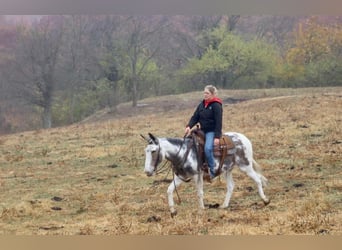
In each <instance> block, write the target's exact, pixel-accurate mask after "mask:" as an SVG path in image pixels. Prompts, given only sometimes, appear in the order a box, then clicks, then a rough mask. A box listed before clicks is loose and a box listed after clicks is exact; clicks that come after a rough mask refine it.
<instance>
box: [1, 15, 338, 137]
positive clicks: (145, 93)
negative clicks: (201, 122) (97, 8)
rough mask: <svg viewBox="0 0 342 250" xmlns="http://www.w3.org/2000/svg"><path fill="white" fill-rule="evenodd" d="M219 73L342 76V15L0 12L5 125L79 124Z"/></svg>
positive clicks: (238, 84)
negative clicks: (29, 15) (12, 18)
mask: <svg viewBox="0 0 342 250" xmlns="http://www.w3.org/2000/svg"><path fill="white" fill-rule="evenodd" d="M25 20H27V19H25ZM209 83H211V84H215V85H216V86H218V87H219V88H225V89H232V88H234V89H238V88H272V87H309V86H341V85H342V17H327V16H309V17H307V16H302V17H299V16H288V17H287V16H248V17H247V16H240V15H230V16H223V15H220V16H206V17H204V16H162V15H156V16H120V15H99V16H97V15H66V16H43V17H41V18H40V19H37V18H35V19H33V21H32V22H27V21H26V22H25V23H24V22H21V23H16V24H13V23H10V22H9V21H7V20H6V18H4V17H3V16H2V17H0V104H1V107H0V131H2V132H15V131H20V130H24V129H37V128H40V127H42V128H49V127H53V126H60V125H67V124H72V123H75V122H78V121H80V120H82V119H84V118H85V117H87V116H89V115H91V114H93V113H94V112H95V111H97V110H99V109H103V108H110V109H111V110H112V112H115V108H116V106H117V105H118V104H119V103H122V102H132V105H133V106H136V105H137V103H138V101H139V100H140V99H142V98H146V97H149V96H160V95H166V94H177V93H184V92H188V91H194V90H200V89H202V88H203V86H204V85H206V84H209Z"/></svg>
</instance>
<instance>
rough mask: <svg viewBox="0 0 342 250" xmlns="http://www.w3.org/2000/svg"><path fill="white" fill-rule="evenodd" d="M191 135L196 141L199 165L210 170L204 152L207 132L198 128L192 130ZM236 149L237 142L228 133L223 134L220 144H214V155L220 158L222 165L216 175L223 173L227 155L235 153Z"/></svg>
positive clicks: (205, 169) (206, 170)
mask: <svg viewBox="0 0 342 250" xmlns="http://www.w3.org/2000/svg"><path fill="white" fill-rule="evenodd" d="M191 137H193V139H194V140H195V143H196V148H197V152H198V162H199V165H200V166H202V170H204V171H205V172H208V165H207V163H206V157H205V154H204V144H205V134H204V132H203V131H202V130H201V129H199V128H197V129H194V130H192V131H191ZM235 151H236V149H235V144H234V142H233V141H232V139H231V138H230V137H229V136H227V135H222V136H221V138H220V143H219V145H215V146H214V157H219V158H220V165H219V168H218V171H217V173H216V176H217V175H219V174H220V173H221V171H222V165H223V162H224V159H225V158H226V156H227V155H232V154H234V153H235Z"/></svg>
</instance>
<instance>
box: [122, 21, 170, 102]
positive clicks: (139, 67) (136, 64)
mask: <svg viewBox="0 0 342 250" xmlns="http://www.w3.org/2000/svg"><path fill="white" fill-rule="evenodd" d="M166 25H167V22H166V19H163V18H160V17H158V16H157V17H154V18H153V19H150V18H147V17H139V16H130V17H128V18H127V19H126V22H125V30H124V31H123V32H122V37H123V38H124V39H123V40H121V41H122V44H121V48H122V53H123V54H121V56H122V62H124V65H125V69H122V68H121V70H124V75H125V80H126V86H127V87H128V88H129V91H130V93H131V99H132V106H133V107H136V106H137V102H138V99H139V95H140V91H141V89H140V85H141V83H142V82H143V81H144V79H143V76H144V75H145V76H146V74H144V73H145V71H146V70H147V69H148V68H150V67H149V66H148V65H149V64H150V63H153V62H152V61H153V59H154V58H155V56H156V55H157V53H158V52H159V49H160V41H161V39H160V36H162V35H163V28H164V27H165V26H166Z"/></svg>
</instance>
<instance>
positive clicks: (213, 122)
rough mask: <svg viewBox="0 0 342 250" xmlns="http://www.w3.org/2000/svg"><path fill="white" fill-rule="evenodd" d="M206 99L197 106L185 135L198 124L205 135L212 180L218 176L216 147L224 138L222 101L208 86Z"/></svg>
mask: <svg viewBox="0 0 342 250" xmlns="http://www.w3.org/2000/svg"><path fill="white" fill-rule="evenodd" d="M203 94H204V99H203V101H201V102H200V104H199V105H198V106H197V108H196V110H195V112H194V114H193V115H192V117H191V119H190V121H189V123H188V125H187V126H186V128H185V134H186V135H187V134H189V132H190V130H191V128H192V127H193V126H195V125H196V124H197V123H199V124H200V126H201V130H202V131H203V132H204V134H205V145H204V153H205V157H206V160H207V164H208V167H209V174H210V178H211V179H213V178H214V177H215V176H216V174H217V173H216V172H215V170H214V169H215V160H214V153H213V151H214V146H218V144H219V142H220V138H221V136H222V100H221V99H220V98H218V97H217V96H216V95H217V89H216V87H215V86H213V85H207V86H205V88H204V92H203Z"/></svg>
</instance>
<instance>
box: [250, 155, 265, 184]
mask: <svg viewBox="0 0 342 250" xmlns="http://www.w3.org/2000/svg"><path fill="white" fill-rule="evenodd" d="M253 168H254V170H255V171H256V172H257V173H258V174H259V175H260V177H261V181H262V185H263V186H264V187H266V186H267V182H268V180H267V178H266V177H265V176H263V175H262V170H261V166H260V165H259V164H258V163H257V162H256V161H255V160H254V159H253Z"/></svg>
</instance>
